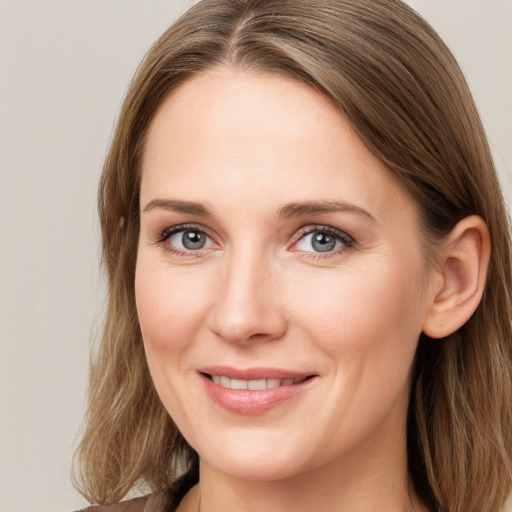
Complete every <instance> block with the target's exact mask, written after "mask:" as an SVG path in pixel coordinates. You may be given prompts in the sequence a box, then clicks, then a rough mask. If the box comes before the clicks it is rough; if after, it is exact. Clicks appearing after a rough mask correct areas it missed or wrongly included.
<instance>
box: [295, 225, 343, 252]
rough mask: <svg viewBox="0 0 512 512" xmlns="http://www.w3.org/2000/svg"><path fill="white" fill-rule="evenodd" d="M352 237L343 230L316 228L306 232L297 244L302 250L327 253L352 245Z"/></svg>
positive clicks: (296, 248) (296, 246)
mask: <svg viewBox="0 0 512 512" xmlns="http://www.w3.org/2000/svg"><path fill="white" fill-rule="evenodd" d="M351 244H352V239H351V238H350V237H349V236H348V235H347V234H345V233H343V232H342V231H338V230H335V229H333V228H316V229H312V230H310V231H307V232H306V233H304V234H303V235H302V236H301V237H300V238H299V240H298V241H297V242H296V244H295V250H297V251H301V252H309V253H317V254H325V253H332V252H340V251H342V250H344V249H346V248H348V247H351Z"/></svg>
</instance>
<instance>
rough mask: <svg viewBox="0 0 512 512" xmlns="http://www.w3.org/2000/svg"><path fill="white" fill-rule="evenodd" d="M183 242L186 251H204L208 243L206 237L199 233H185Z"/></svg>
mask: <svg viewBox="0 0 512 512" xmlns="http://www.w3.org/2000/svg"><path fill="white" fill-rule="evenodd" d="M181 241H182V243H183V247H185V248H186V249H190V250H194V249H202V248H203V247H204V244H205V243H206V237H205V235H204V233H201V232H199V231H185V232H184V233H183V236H182V239H181Z"/></svg>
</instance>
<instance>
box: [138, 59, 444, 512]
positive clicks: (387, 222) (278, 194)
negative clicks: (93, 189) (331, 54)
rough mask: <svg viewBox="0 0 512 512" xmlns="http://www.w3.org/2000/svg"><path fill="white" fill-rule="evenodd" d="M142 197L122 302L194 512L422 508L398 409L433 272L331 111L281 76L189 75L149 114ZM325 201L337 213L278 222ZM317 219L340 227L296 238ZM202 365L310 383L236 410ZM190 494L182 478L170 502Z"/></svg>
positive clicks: (377, 168)
mask: <svg viewBox="0 0 512 512" xmlns="http://www.w3.org/2000/svg"><path fill="white" fill-rule="evenodd" d="M140 199H141V201H140V204H141V229H140V239H139V246H138V256H137V268H136V301H137V310H138V314H139V320H140V325H141V329H142V334H143V339H144V344H145V350H146V355H147V360H148V364H149V368H150V371H151V374H152V377H153V380H154V384H155V387H156V389H157V391H158V393H159V396H160V398H161V400H162V402H163V404H164V406H165V407H166V409H167V410H168V412H169V414H170V415H171V416H172V418H173V419H174V421H175V422H176V424H177V426H178V428H179V429H180V431H181V432H182V433H183V435H184V436H185V438H186V439H187V440H188V442H189V443H190V444H191V446H192V447H194V449H195V450H196V451H197V452H198V453H199V455H200V458H201V464H200V482H201V483H200V487H201V491H200V494H201V498H200V499H201V511H202V512H219V511H223V512H230V511H259V512H261V511H266V512H278V511H285V510H294V511H297V512H302V511H309V510H312V509H315V510H322V511H325V512H330V511H334V510H336V511H340V510H343V511H346V512H356V511H365V512H368V511H371V510H379V511H402V510H417V511H419V510H426V509H424V508H423V507H422V505H421V504H420V503H419V501H418V499H417V497H416V496H415V494H414V492H413V490H412V488H411V486H410V484H409V480H408V473H407V465H406V447H405V439H406V413H407V405H408V399H409V389H410V374H411V365H412V361H413V357H414V353H415V349H416V346H417V342H418V338H419V335H420V333H421V332H422V330H423V328H424V326H425V324H426V322H428V321H429V319H430V314H431V310H432V307H433V305H434V304H436V297H437V296H438V295H439V292H440V288H441V287H442V279H441V277H440V273H437V272H428V269H427V265H426V261H425V257H424V254H422V251H421V249H420V232H419V227H418V226H419V224H418V213H417V210H416V207H415V205H414V204H413V202H412V201H411V199H410V198H409V197H408V195H407V193H406V192H405V191H404V190H403V189H402V188H401V186H400V185H399V184H398V183H396V181H395V180H394V179H393V178H392V177H391V175H390V174H389V172H388V171H387V170H386V169H385V168H384V167H383V165H382V164H381V163H380V162H379V161H378V160H377V159H375V158H374V157H373V155H372V154H371V153H369V151H368V150H367V149H366V147H365V146H364V145H363V143H362V141H361V140H360V139H359V138H358V137H357V136H356V135H355V133H354V132H353V131H352V129H351V128H350V126H349V125H348V123H347V122H346V120H345V119H344V117H343V116H342V115H341V114H340V112H339V111H338V110H337V109H336V108H335V107H334V106H333V105H331V104H330V102H329V101H328V100H327V99H325V98H324V97H323V96H321V95H320V94H319V93H317V92H315V91H314V90H312V89H311V88H309V87H308V86H306V85H304V84H300V83H298V82H295V81H292V80H288V79H285V78H282V77H276V76H272V75H266V74H258V75H256V74H254V73H249V72H243V71H237V70H228V69H220V68H219V69H214V70H211V71H208V72H206V73H203V74H201V75H198V76H196V77H194V78H193V79H191V80H190V81H188V82H187V83H185V84H184V85H182V86H180V88H179V89H177V90H176V91H174V92H173V93H172V94H171V95H170V96H169V97H168V98H167V99H166V100H165V102H164V103H163V104H162V105H161V107H160V108H159V110H158V112H157V114H156V117H155V118H154V120H153V121H152V124H151V127H150V130H149V135H148V139H147V145H146V150H145V155H144V159H143V166H142V182H141V190H140ZM160 200H164V201H166V200H177V201H188V202H191V201H192V202H194V203H199V204H201V205H203V207H204V208H205V209H207V210H209V212H210V214H209V215H203V214H201V212H199V211H192V210H190V209H189V210H190V211H189V212H183V211H176V210H175V209H172V208H170V207H169V204H167V206H164V203H162V201H160ZM334 201H336V202H343V204H344V209H343V211H324V212H311V211H309V212H307V211H301V212H297V211H296V212H295V213H296V215H291V216H290V215H288V216H287V215H284V216H279V213H280V211H281V210H282V208H283V206H284V205H287V204H290V203H304V202H308V203H310V202H320V203H322V204H325V203H326V202H331V203H332V202H334ZM347 205H348V207H347ZM288 210H290V209H288ZM303 210H304V209H303ZM288 213H289V211H288ZM182 224H186V225H187V227H188V229H192V230H193V231H194V230H195V232H197V230H199V231H201V232H202V233H205V234H206V235H208V239H207V243H206V245H205V247H204V248H203V249H200V250H193V251H192V250H188V251H187V250H184V247H183V246H182V245H181V243H182V234H183V232H180V233H175V234H173V235H172V236H171V237H167V238H165V234H166V233H165V232H166V230H168V229H169V228H170V227H175V226H180V225H182ZM190 224H192V225H193V226H194V227H193V228H191V227H190ZM325 227H328V228H334V229H336V230H339V231H340V232H342V233H343V236H342V237H341V238H340V239H339V240H338V242H337V244H336V248H335V249H334V250H332V251H330V252H327V253H318V252H317V251H316V250H315V247H314V246H313V245H312V242H311V236H308V235H304V233H303V231H304V228H311V229H315V228H316V229H317V230H321V229H325ZM176 251H179V252H176ZM206 365H227V366H230V367H234V368H242V369H246V368H254V367H273V368H276V367H277V368H284V369H290V370H295V371H300V372H305V373H308V374H313V375H315V377H314V378H313V379H312V380H311V381H310V382H309V385H308V386H307V388H306V389H305V390H304V391H303V392H302V393H300V394H298V395H297V396H295V397H294V398H292V399H290V400H287V401H285V402H282V403H280V404H279V405H278V406H276V407H273V408H271V409H269V410H267V411H264V412H262V413H260V414H254V415H246V414H239V413H237V412H233V411H230V410H226V409H225V408H223V407H221V406H219V405H218V404H217V403H215V402H214V401H212V399H211V398H210V397H209V396H208V395H207V393H206V392H205V387H204V382H203V379H202V377H201V376H200V375H199V374H198V371H197V370H198V368H201V367H204V366H206ZM198 501H199V489H198V488H195V489H193V490H192V491H191V492H190V493H189V495H188V496H187V497H186V498H185V499H184V501H183V502H182V504H181V506H180V508H179V510H180V512H183V511H187V510H194V511H195V510H197V507H198Z"/></svg>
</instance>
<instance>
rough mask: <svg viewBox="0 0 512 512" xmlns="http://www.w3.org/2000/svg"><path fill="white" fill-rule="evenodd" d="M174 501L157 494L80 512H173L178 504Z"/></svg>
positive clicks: (163, 494)
mask: <svg viewBox="0 0 512 512" xmlns="http://www.w3.org/2000/svg"><path fill="white" fill-rule="evenodd" d="M172 501H173V500H171V499H170V496H169V494H168V493H166V492H155V493H153V494H148V495H147V496H143V497H141V498H135V499H133V500H128V501H121V502H120V503H113V504H112V505H93V506H92V507H87V508H84V509H83V510H81V511H79V512H173V511H174V510H175V509H176V507H177V505H178V504H177V503H172Z"/></svg>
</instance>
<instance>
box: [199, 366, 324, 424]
mask: <svg viewBox="0 0 512 512" xmlns="http://www.w3.org/2000/svg"><path fill="white" fill-rule="evenodd" d="M198 373H199V375H200V376H201V379H202V381H203V383H204V385H205V387H206V392H207V394H208V396H209V397H210V398H211V399H212V400H213V401H214V402H216V403H217V404H219V405H220V406H222V407H224V408H225V409H227V410H229V411H232V412H236V413H239V414H245V415H256V414H261V413H263V412H265V411H267V410H269V409H271V408H273V407H276V406H277V405H279V404H281V403H282V402H284V401H286V400H289V399H291V398H293V397H295V396H297V395H298V394H300V393H302V392H303V391H305V390H306V389H307V388H309V386H310V385H311V383H312V382H313V380H315V379H314V378H313V377H315V375H313V374H310V373H301V372H294V371H290V370H282V369H277V368H249V369H245V370H239V369H235V368H231V367H226V366H210V367H204V368H200V369H198ZM214 380H215V382H214ZM244 387H247V388H248V389H247V388H246V389H240V388H244ZM233 388H234V389H233Z"/></svg>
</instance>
